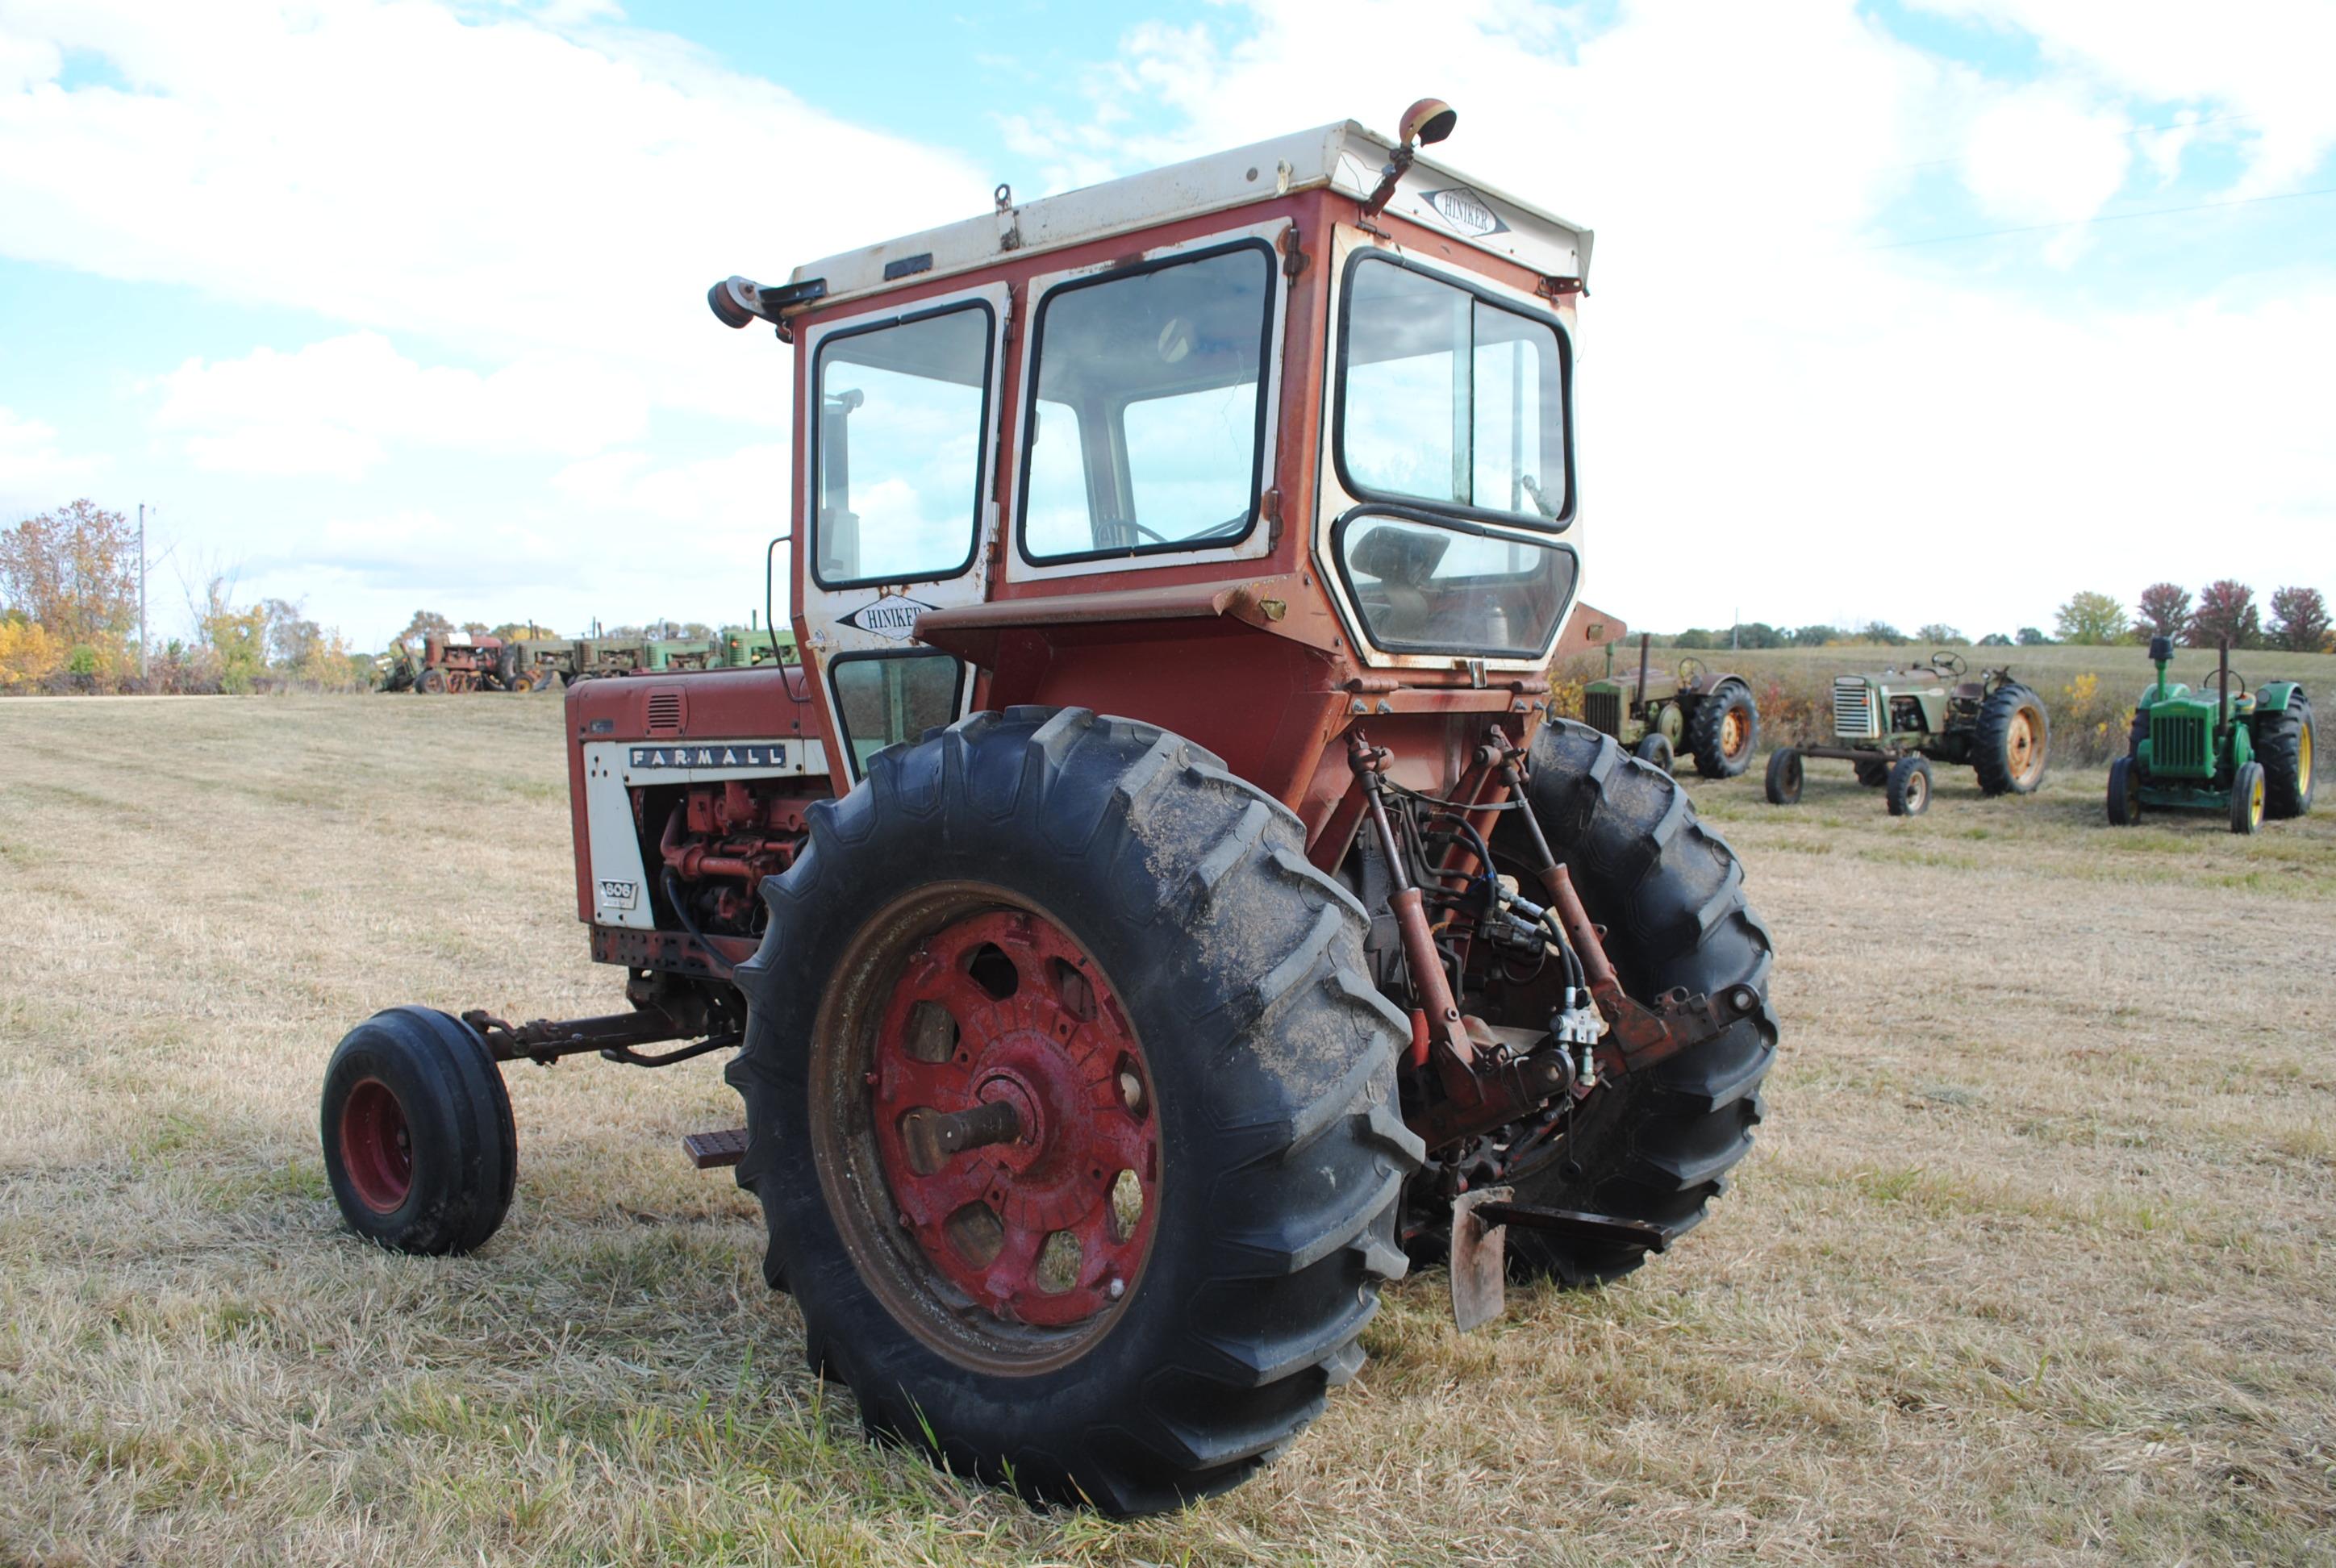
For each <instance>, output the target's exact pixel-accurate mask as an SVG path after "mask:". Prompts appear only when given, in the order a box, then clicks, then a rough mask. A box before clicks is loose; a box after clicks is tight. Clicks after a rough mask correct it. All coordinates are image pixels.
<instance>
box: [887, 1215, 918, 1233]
mask: <svg viewBox="0 0 2336 1568" xmlns="http://www.w3.org/2000/svg"><path fill="white" fill-rule="evenodd" d="M892 1217H893V1218H894V1219H896V1220H898V1221H900V1229H902V1230H904V1231H913V1230H915V1229H916V1228H917V1227H916V1223H915V1222H914V1221H912V1220H910V1218H909V1216H908V1214H907V1213H905V1212H903V1213H898V1214H895V1215H893V1216H892Z"/></svg>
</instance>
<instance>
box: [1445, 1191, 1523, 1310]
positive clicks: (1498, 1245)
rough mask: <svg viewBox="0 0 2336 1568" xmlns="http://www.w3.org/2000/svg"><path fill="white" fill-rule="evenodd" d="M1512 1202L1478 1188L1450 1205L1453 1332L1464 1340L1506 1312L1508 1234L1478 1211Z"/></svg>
mask: <svg viewBox="0 0 2336 1568" xmlns="http://www.w3.org/2000/svg"><path fill="white" fill-rule="evenodd" d="M1515 1196H1516V1192H1515V1189H1514V1188H1511V1187H1480V1188H1478V1189H1477V1190H1476V1191H1475V1192H1473V1193H1461V1194H1460V1195H1459V1196H1458V1197H1457V1198H1455V1199H1454V1200H1453V1202H1452V1326H1453V1327H1454V1328H1455V1329H1459V1330H1460V1331H1461V1332H1462V1333H1464V1334H1465V1333H1467V1332H1468V1331H1469V1330H1470V1329H1480V1328H1482V1327H1484V1325H1485V1324H1486V1323H1489V1322H1491V1321H1492V1320H1494V1319H1495V1318H1497V1317H1499V1316H1500V1315H1501V1314H1502V1313H1503V1312H1504V1311H1506V1310H1508V1290H1507V1287H1508V1273H1509V1269H1508V1236H1509V1233H1508V1229H1507V1227H1506V1226H1504V1225H1503V1224H1501V1223H1500V1222H1498V1221H1488V1220H1486V1218H1485V1217H1484V1213H1483V1212H1482V1211H1484V1209H1486V1208H1487V1207H1490V1206H1493V1205H1497V1204H1501V1203H1507V1202H1508V1201H1509V1200H1510V1199H1512V1198H1514V1197H1515Z"/></svg>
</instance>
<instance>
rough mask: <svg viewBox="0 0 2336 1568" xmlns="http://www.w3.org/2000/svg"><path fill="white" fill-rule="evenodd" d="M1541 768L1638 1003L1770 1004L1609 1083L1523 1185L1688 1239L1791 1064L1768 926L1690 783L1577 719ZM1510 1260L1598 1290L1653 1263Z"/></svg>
mask: <svg viewBox="0 0 2336 1568" xmlns="http://www.w3.org/2000/svg"><path fill="white" fill-rule="evenodd" d="M1778 755H1787V754H1784V753H1780V754H1778ZM1794 755H1796V754H1794ZM1532 770H1533V771H1532V775H1531V779H1530V782H1529V784H1528V787H1527V799H1528V801H1529V802H1530V803H1531V807H1532V810H1533V815H1534V816H1535V817H1536V818H1537V819H1538V820H1539V821H1540V823H1541V825H1542V832H1543V834H1544V835H1546V836H1547V838H1548V839H1549V842H1550V848H1551V850H1552V852H1554V853H1555V854H1556V855H1557V857H1558V858H1559V859H1560V860H1561V861H1562V862H1564V863H1565V865H1566V867H1567V869H1568V871H1569V872H1571V873H1572V878H1573V881H1574V885H1575V887H1576V888H1577V889H1578V891H1580V892H1581V895H1582V903H1583V905H1584V906H1585V907H1586V908H1587V909H1588V911H1589V913H1590V918H1591V920H1595V921H1596V922H1598V923H1599V924H1600V925H1601V926H1603V927H1605V928H1606V930H1607V931H1608V933H1609V934H1608V936H1607V939H1606V948H1607V953H1608V956H1609V957H1611V959H1613V961H1614V967H1615V969H1616V971H1617V973H1618V974H1619V975H1620V977H1621V980H1622V983H1623V986H1624V988H1625V989H1628V990H1629V991H1630V994H1631V995H1632V996H1634V997H1637V998H1640V1000H1642V1001H1650V1000H1652V999H1653V998H1655V997H1656V996H1658V995H1660V993H1662V992H1663V991H1666V990H1669V989H1671V988H1672V987H1675V986H1684V987H1686V988H1687V989H1689V991H1690V992H1699V993H1704V994H1708V995H1712V996H1717V995H1718V994H1720V993H1721V992H1722V991H1723V990H1725V989H1728V988H1730V987H1733V986H1738V985H1748V986H1751V987H1752V988H1754V989H1756V990H1757V991H1759V992H1760V994H1761V996H1762V997H1763V998H1764V999H1763V1001H1762V1002H1761V1005H1760V1007H1759V1008H1758V1010H1757V1011H1756V1012H1754V1013H1751V1014H1749V1015H1747V1016H1746V1017H1744V1018H1739V1019H1738V1020H1737V1022H1736V1023H1734V1024H1732V1025H1730V1026H1729V1027H1728V1029H1727V1030H1726V1031H1724V1032H1723V1033H1721V1034H1719V1035H1717V1036H1715V1037H1712V1038H1710V1039H1708V1040H1706V1041H1705V1042H1703V1043H1702V1044H1701V1045H1699V1046H1698V1047H1695V1048H1694V1049H1692V1050H1689V1051H1683V1052H1681V1053H1680V1054H1679V1055H1678V1056H1675V1057H1671V1058H1670V1059H1669V1060H1668V1061H1664V1062H1660V1063H1657V1064H1656V1065H1655V1066H1652V1067H1650V1068H1648V1069H1647V1070H1645V1071H1643V1072H1640V1073H1632V1074H1628V1075H1625V1076H1622V1077H1620V1078H1614V1079H1610V1080H1608V1081H1607V1082H1606V1083H1605V1084H1604V1085H1603V1086H1601V1087H1600V1088H1599V1089H1598V1090H1597V1091H1596V1092H1594V1093H1593V1094H1591V1096H1590V1097H1589V1098H1588V1099H1586V1100H1584V1101H1583V1102H1582V1105H1581V1107H1580V1109H1579V1110H1578V1111H1577V1112H1576V1113H1575V1115H1574V1118H1573V1125H1572V1130H1571V1131H1569V1132H1568V1133H1567V1135H1566V1141H1565V1143H1564V1144H1562V1145H1561V1146H1560V1147H1559V1149H1558V1150H1557V1152H1556V1153H1557V1155H1558V1157H1557V1158H1556V1159H1555V1160H1554V1161H1552V1163H1550V1164H1544V1165H1543V1166H1542V1167H1540V1168H1539V1169H1538V1170H1536V1171H1534V1172H1533V1173H1532V1174H1527V1175H1523V1176H1522V1177H1519V1178H1516V1179H1514V1186H1515V1188H1516V1194H1517V1201H1518V1202H1519V1203H1527V1204H1532V1205H1535V1206H1539V1207H1543V1208H1559V1209H1572V1210H1578V1211H1583V1212H1587V1213H1600V1214H1611V1215H1616V1216H1619V1217H1621V1218H1625V1219H1635V1220H1645V1221H1649V1222H1652V1223H1655V1224H1658V1225H1660V1226H1662V1227H1663V1228H1664V1229H1665V1230H1666V1231H1667V1232H1669V1233H1670V1234H1671V1235H1673V1236H1677V1235H1679V1234H1682V1233H1684V1232H1686V1231H1688V1230H1689V1229H1691V1228H1692V1227H1693V1226H1695V1225H1696V1224H1697V1223H1698V1222H1700V1221H1701V1220H1702V1219H1703V1217H1704V1215H1705V1213H1706V1211H1707V1208H1708V1204H1709V1203H1710V1201H1711V1199H1712V1198H1714V1197H1715V1196H1717V1195H1718V1193H1720V1192H1721V1191H1722V1190H1723V1188H1724V1186H1725V1184H1726V1183H1725V1177H1726V1176H1727V1174H1728V1171H1729V1170H1731V1169H1732V1168H1733V1167H1734V1166H1735V1165H1736V1164H1737V1161H1739V1160H1741V1159H1743V1157H1744V1156H1745V1155H1746V1154H1747V1153H1749V1152H1750V1150H1751V1147H1752V1129H1753V1128H1754V1127H1755V1126H1756V1125H1758V1123H1759V1121H1760V1119H1761V1113H1762V1105H1761V1099H1760V1093H1759V1090H1760V1082H1761V1079H1762V1078H1764V1077H1765V1076H1767V1072H1768V1067H1769V1065H1770V1063H1771V1062H1773V1061H1774V1060H1775V1057H1776V1014H1775V1012H1774V1011H1773V1010H1772V1009H1771V1008H1769V1006H1768V1005H1767V1001H1766V999H1765V998H1766V997H1767V985H1768V972H1769V969H1770V966H1771V963H1772V951H1773V943H1772V942H1771V941H1770V939H1769V936H1768V928H1767V926H1765V925H1763V924H1762V923H1761V920H1760V917H1759V916H1758V915H1757V914H1756V913H1754V912H1753V911H1752V907H1751V905H1750V904H1749V903H1747V901H1746V900H1745V896H1744V871H1743V867H1742V866H1741V865H1740V864H1739V863H1738V862H1737V859H1736V856H1735V855H1734V853H1733V852H1730V851H1729V849H1728V844H1727V842H1726V841H1725V840H1723V839H1721V837H1720V836H1719V835H1718V833H1714V832H1712V831H1711V830H1710V829H1709V828H1708V827H1707V826H1705V825H1704V824H1703V823H1701V822H1700V821H1699V820H1698V818H1697V816H1696V812H1695V807H1694V806H1693V805H1692V804H1691V803H1689V799H1688V794H1687V791H1686V790H1684V789H1682V788H1681V787H1680V786H1679V784H1678V783H1677V782H1676V781H1675V780H1673V779H1671V778H1669V776H1667V775H1665V774H1657V773H1654V772H1651V771H1650V770H1649V769H1646V768H1643V767H1640V766H1637V765H1634V764H1632V763H1631V762H1630V761H1629V760H1628V759H1626V758H1625V757H1624V756H1623V755H1622V753H1621V748H1620V747H1618V746H1616V745H1613V744H1612V743H1611V741H1609V740H1607V739H1606V737H1604V736H1602V735H1600V734H1599V733H1598V732H1597V731H1595V730H1593V729H1590V728H1588V727H1587V726H1582V725H1578V724H1573V723H1570V722H1566V721H1562V720H1561V721H1558V722H1555V723H1552V724H1551V725H1549V726H1546V727H1544V728H1543V730H1542V732H1541V734H1540V735H1538V736H1536V737H1535V739H1534V741H1533V756H1532ZM1514 831H1515V830H1514V829H1507V830H1504V832H1508V833H1514ZM1508 1258H1509V1264H1510V1270H1511V1272H1513V1273H1514V1274H1517V1275H1519V1276H1520V1277H1535V1276H1540V1277H1547V1278H1551V1279H1553V1280H1556V1281H1559V1282H1560V1283H1562V1284H1566V1285H1591V1284H1598V1283H1601V1282H1603V1281H1608V1280H1611V1279H1614V1278H1616V1277H1617V1276H1619V1275H1622V1274H1627V1273H1629V1272H1630V1271H1631V1270H1633V1269H1635V1268H1637V1267H1638V1266H1639V1265H1640V1263H1641V1262H1643V1261H1645V1259H1646V1252H1645V1250H1644V1249H1643V1248H1641V1247H1639V1246H1636V1245H1631V1244H1627V1243H1618V1242H1582V1241H1578V1240H1573V1239H1570V1238H1564V1237H1561V1236H1559V1235H1557V1234H1556V1233H1555V1232H1549V1231H1534V1230H1528V1229H1526V1228H1524V1227H1523V1226H1518V1225H1512V1226H1510V1227H1509V1229H1508Z"/></svg>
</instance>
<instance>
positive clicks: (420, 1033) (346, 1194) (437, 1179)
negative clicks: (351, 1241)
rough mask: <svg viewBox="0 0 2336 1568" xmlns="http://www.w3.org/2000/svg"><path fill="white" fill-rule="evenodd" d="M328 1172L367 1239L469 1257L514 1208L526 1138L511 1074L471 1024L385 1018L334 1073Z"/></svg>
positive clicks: (358, 1032)
mask: <svg viewBox="0 0 2336 1568" xmlns="http://www.w3.org/2000/svg"><path fill="white" fill-rule="evenodd" d="M320 1109H321V1113H322V1115H321V1117H320V1121H321V1132H322V1134H323V1137H324V1144H325V1175H326V1179H327V1180H328V1181H329V1182H330V1183H332V1188H333V1198H334V1201H335V1202H336V1203H339V1204H340V1208H341V1214H342V1217H343V1218H345V1219H346V1220H347V1221H348V1222H349V1228H350V1229H351V1230H353V1231H355V1232H356V1233H357V1234H359V1235H360V1236H364V1237H365V1238H366V1239H368V1240H370V1241H374V1242H379V1243H380V1244H381V1245H383V1246H384V1247H387V1248H389V1249H391V1250H392V1251H399V1252H420V1253H424V1254H432V1255H436V1254H443V1253H448V1252H467V1251H472V1249H473V1248H476V1247H478V1246H481V1245H482V1244H483V1243H484V1242H486V1240H487V1238H488V1237H490V1236H492V1235H493V1234H494V1233H495V1232H496V1230H497V1229H498V1228H499V1227H500V1226H501V1224H502V1222H503V1215H504V1214H505V1213H509V1212H510V1209H511V1191H512V1188H513V1185H514V1183H515V1180H516V1178H517V1174H518V1170H519V1134H518V1130H517V1128H516V1127H515V1126H514V1125H513V1124H512V1121H511V1096H510V1095H509V1094H508V1093H507V1092H506V1091H505V1090H504V1088H503V1075H502V1069H501V1067H499V1066H497V1065H496V1063H495V1059H494V1057H492V1055H490V1054H489V1053H488V1050H487V1047H486V1042H485V1041H483V1040H482V1039H480V1038H479V1037H478V1035H477V1034H476V1033H475V1032H474V1031H473V1030H472V1028H471V1027H470V1026H469V1025H468V1024H465V1023H463V1022H462V1020H461V1019H459V1018H449V1017H447V1016H446V1015H445V1014H444V1013H440V1012H433V1011H431V1010H430V1009H428V1008H390V1009H389V1010H388V1011H386V1012H380V1013H375V1015H374V1016H373V1017H372V1018H367V1019H366V1020H365V1022H364V1023H362V1024H359V1025H358V1026H357V1027H355V1028H354V1029H351V1030H350V1031H349V1032H348V1033H347V1035H346V1036H344V1037H342V1040H341V1043H340V1045H339V1047H337V1048H336V1049H335V1050H334V1052H333V1059H332V1061H331V1062H330V1063H329V1064H328V1065H327V1066H326V1068H325V1090H324V1095H323V1100H322V1105H321V1107H320Z"/></svg>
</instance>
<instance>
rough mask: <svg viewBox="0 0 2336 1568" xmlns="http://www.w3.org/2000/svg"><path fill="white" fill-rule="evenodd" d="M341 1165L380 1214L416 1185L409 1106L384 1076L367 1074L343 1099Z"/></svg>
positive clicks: (360, 1196) (401, 1200)
mask: <svg viewBox="0 0 2336 1568" xmlns="http://www.w3.org/2000/svg"><path fill="white" fill-rule="evenodd" d="M341 1165H342V1168H343V1169H344V1170H346V1171H347V1173H348V1176H349V1185H351V1186H352V1187H355V1189H356V1193H357V1197H358V1199H359V1200H360V1201H361V1202H363V1203H364V1204H365V1207H366V1208H368V1209H371V1210H372V1211H373V1212H374V1213H377V1214H392V1213H396V1212H397V1210H398V1209H399V1207H400V1206H402V1205H403V1204H404V1202H405V1195H406V1193H409V1192H411V1191H412V1190H413V1188H414V1141H413V1136H412V1135H411V1134H410V1133H408V1131H407V1130H406V1125H405V1107H404V1106H403V1105H399V1104H398V1103H397V1096H396V1095H395V1094H394V1093H393V1092H392V1091H391V1089H390V1086H388V1085H387V1084H384V1083H383V1082H382V1081H381V1080H380V1079H379V1078H367V1079H365V1080H364V1081H363V1082H362V1083H360V1084H358V1085H357V1086H356V1087H355V1088H353V1089H351V1090H350V1091H349V1097H348V1098H347V1099H346V1101H344V1102H343V1103H342V1105H341Z"/></svg>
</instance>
